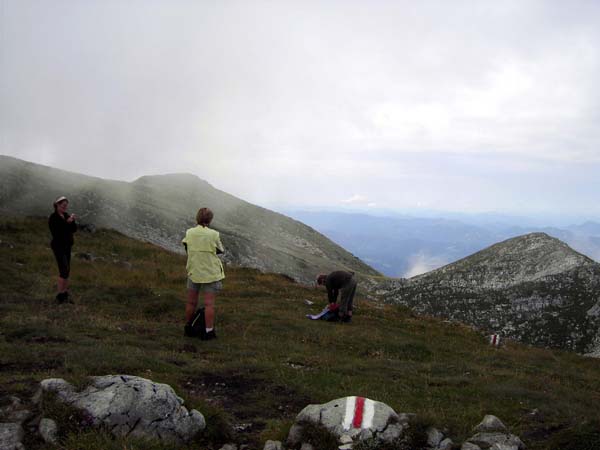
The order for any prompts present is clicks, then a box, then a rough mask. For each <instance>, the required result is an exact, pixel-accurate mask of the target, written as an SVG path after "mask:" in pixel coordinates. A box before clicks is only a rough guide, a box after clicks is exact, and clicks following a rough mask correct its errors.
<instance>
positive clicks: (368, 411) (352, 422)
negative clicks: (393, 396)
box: [287, 397, 403, 447]
mask: <svg viewBox="0 0 600 450" xmlns="http://www.w3.org/2000/svg"><path fill="white" fill-rule="evenodd" d="M307 423H311V424H316V425H319V426H322V427H323V428H325V429H326V430H327V431H328V432H330V433H331V434H332V435H333V436H335V437H336V438H337V439H338V440H340V439H341V438H342V436H343V437H344V441H345V442H344V443H347V442H348V438H349V439H351V440H356V441H360V440H364V439H372V438H376V439H379V440H381V441H386V442H392V441H393V440H395V439H397V438H399V437H400V435H401V433H402V430H403V426H402V424H401V423H400V418H399V416H398V414H396V412H395V411H394V410H393V409H392V408H390V407H389V406H388V405H386V404H385V403H381V402H377V401H374V400H370V399H367V398H364V397H343V398H339V399H337V400H333V401H331V402H328V403H325V404H322V405H308V406H307V407H306V408H304V409H303V410H302V411H300V414H298V416H297V417H296V421H295V423H294V425H293V426H292V428H291V429H290V432H289V435H288V440H287V441H288V445H289V446H291V447H297V446H298V445H300V444H301V443H302V442H303V435H304V434H305V433H304V428H305V427H306V424H307Z"/></svg>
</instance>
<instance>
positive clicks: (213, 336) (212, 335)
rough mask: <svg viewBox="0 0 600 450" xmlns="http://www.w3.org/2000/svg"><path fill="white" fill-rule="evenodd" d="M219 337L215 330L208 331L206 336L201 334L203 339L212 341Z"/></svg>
mask: <svg viewBox="0 0 600 450" xmlns="http://www.w3.org/2000/svg"><path fill="white" fill-rule="evenodd" d="M216 338H217V333H216V332H215V330H211V331H208V332H207V333H206V334H205V335H204V336H200V339H202V340H203V341H211V340H213V339H216Z"/></svg>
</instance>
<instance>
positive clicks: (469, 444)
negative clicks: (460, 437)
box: [460, 442, 481, 450]
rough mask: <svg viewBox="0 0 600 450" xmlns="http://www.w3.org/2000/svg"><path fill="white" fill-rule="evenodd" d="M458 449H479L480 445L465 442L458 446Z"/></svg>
mask: <svg viewBox="0 0 600 450" xmlns="http://www.w3.org/2000/svg"><path fill="white" fill-rule="evenodd" d="M460 450H481V447H479V446H478V445H475V444H471V443H470V442H465V443H464V444H463V445H462V446H461V447H460Z"/></svg>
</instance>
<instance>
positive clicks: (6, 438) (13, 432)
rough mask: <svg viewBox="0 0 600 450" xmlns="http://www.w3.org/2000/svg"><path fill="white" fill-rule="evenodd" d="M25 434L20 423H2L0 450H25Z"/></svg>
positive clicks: (0, 424)
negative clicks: (23, 442)
mask: <svg viewBox="0 0 600 450" xmlns="http://www.w3.org/2000/svg"><path fill="white" fill-rule="evenodd" d="M24 435H25V433H24V432H23V428H22V427H21V425H19V424H18V423H0V450H24V449H25V447H24V446H23V444H22V443H21V441H22V440H23V437H24Z"/></svg>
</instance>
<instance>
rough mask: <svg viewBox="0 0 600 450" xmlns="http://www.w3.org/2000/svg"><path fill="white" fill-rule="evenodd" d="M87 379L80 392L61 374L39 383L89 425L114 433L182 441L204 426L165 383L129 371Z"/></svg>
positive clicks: (197, 414) (202, 421)
mask: <svg viewBox="0 0 600 450" xmlns="http://www.w3.org/2000/svg"><path fill="white" fill-rule="evenodd" d="M90 380H91V384H90V385H89V386H87V387H86V388H85V389H83V390H82V391H81V392H77V391H76V390H75V388H74V387H73V386H72V385H70V384H69V383H67V382H66V381H65V380H63V379H60V378H50V379H47V380H44V381H42V382H41V387H42V390H43V391H45V392H54V393H56V395H57V398H58V399H59V400H60V401H62V402H64V403H66V404H68V405H70V406H72V407H74V408H76V409H79V410H81V411H82V412H83V413H84V414H85V415H86V416H88V417H89V418H90V424H91V425H94V426H101V425H102V426H106V427H108V428H109V429H110V430H111V432H112V433H113V434H114V435H116V436H130V437H138V438H152V439H158V440H161V441H165V442H172V443H184V442H188V441H190V440H191V439H192V438H193V437H194V436H196V435H197V434H198V433H199V432H200V431H202V430H203V429H204V428H205V427H206V422H205V420H204V416H203V415H202V414H200V413H199V412H198V411H196V410H191V411H189V412H188V410H187V409H186V408H185V407H184V406H183V399H181V397H179V396H177V394H175V391H174V390H173V389H172V388H171V387H170V386H169V385H167V384H161V383H154V382H153V381H151V380H147V379H145V378H140V377H134V376H129V375H107V376H102V377H91V378H90ZM59 426H60V424H59Z"/></svg>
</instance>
